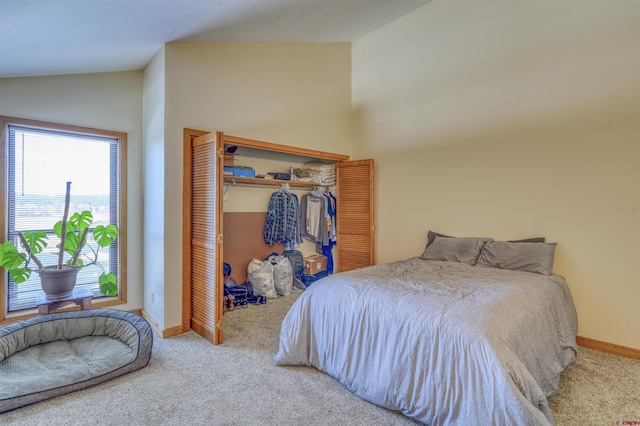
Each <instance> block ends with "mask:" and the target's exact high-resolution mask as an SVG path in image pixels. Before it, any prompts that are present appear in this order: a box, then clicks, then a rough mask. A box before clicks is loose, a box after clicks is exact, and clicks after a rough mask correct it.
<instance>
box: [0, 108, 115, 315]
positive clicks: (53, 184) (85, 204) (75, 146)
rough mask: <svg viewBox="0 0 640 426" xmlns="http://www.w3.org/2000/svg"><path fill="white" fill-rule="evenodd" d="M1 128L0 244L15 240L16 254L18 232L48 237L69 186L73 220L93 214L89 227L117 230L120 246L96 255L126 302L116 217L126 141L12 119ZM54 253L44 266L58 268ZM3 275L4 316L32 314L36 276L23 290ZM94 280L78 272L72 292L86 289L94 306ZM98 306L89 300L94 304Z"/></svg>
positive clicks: (91, 272)
mask: <svg viewBox="0 0 640 426" xmlns="http://www.w3.org/2000/svg"><path fill="white" fill-rule="evenodd" d="M0 124H2V129H1V131H2V133H0V135H1V138H0V147H1V148H2V153H3V157H2V161H1V162H0V168H1V169H2V187H1V188H0V194H1V196H2V201H3V206H6V207H5V209H4V211H3V215H2V216H3V217H2V219H1V220H0V225H1V229H0V236H1V237H2V239H1V240H0V241H7V240H12V241H13V242H14V244H16V246H17V245H18V242H17V232H18V231H45V232H47V233H49V234H50V235H53V229H52V227H53V224H54V223H56V222H57V221H59V220H61V219H62V216H63V211H64V198H65V191H66V182H71V205H70V209H69V211H70V212H74V211H81V210H90V211H91V212H92V213H93V225H92V226H97V225H100V224H102V225H106V224H114V225H116V226H118V228H119V235H118V240H117V241H116V242H115V243H114V244H112V245H111V246H110V247H109V248H108V250H101V252H100V253H101V259H100V263H101V264H102V265H108V268H109V270H110V271H111V272H113V273H114V274H116V276H117V278H118V286H119V295H118V299H119V300H122V301H125V295H126V280H125V277H124V276H123V274H122V273H121V271H126V268H125V267H124V259H126V253H125V252H124V248H125V247H126V234H125V232H124V227H123V226H122V220H121V219H122V218H121V215H122V212H123V211H124V205H122V203H123V201H122V200H125V195H126V193H125V192H124V186H123V185H124V182H125V179H124V171H123V170H122V169H123V164H124V162H123V161H122V159H123V158H126V135H125V134H123V133H118V132H111V131H104V130H96V129H89V128H81V127H76V126H68V125H59V124H53V123H44V122H36V121H32V120H23V119H17V118H11V117H0ZM54 238H55V236H54ZM92 243H93V242H92V241H90V242H89V244H92ZM55 252H56V247H55V244H51V243H50V246H49V247H48V248H47V253H46V254H45V253H42V254H41V255H39V258H40V259H41V260H42V261H43V263H44V264H45V265H46V264H55V263H56V259H57V257H56V255H55V254H54V253H55ZM103 253H104V255H103ZM0 272H2V275H3V277H2V281H1V283H2V289H1V290H0V295H2V301H1V302H0V303H2V304H3V307H4V309H3V310H2V313H3V314H13V313H15V312H19V311H23V310H25V309H33V308H36V296H37V295H38V293H39V292H40V291H41V287H40V280H39V277H38V275H37V274H35V273H34V274H32V275H31V278H29V280H27V281H26V282H24V283H21V284H16V283H14V282H13V281H12V280H11V279H10V278H9V276H8V273H7V272H6V271H5V270H3V269H2V270H0ZM98 275H99V271H98V270H96V268H86V269H83V270H81V271H80V273H79V274H78V281H77V283H76V286H77V287H85V288H88V289H89V290H91V291H92V292H93V294H94V296H95V297H96V298H98V297H100V289H99V285H98V281H97V277H98ZM97 301H98V300H96V299H94V304H95V302H97ZM116 302H117V301H116ZM109 304H113V300H110V303H109ZM3 316H4V315H3ZM0 319H2V318H1V317H0Z"/></svg>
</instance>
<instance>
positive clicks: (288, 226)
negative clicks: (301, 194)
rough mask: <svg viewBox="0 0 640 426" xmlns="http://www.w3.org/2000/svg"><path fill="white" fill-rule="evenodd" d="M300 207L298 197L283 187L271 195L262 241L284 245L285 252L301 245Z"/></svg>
mask: <svg viewBox="0 0 640 426" xmlns="http://www.w3.org/2000/svg"><path fill="white" fill-rule="evenodd" d="M299 216H300V206H299V203H298V196H297V195H296V194H293V193H291V192H289V191H288V190H287V189H286V188H285V187H284V186H283V188H281V189H280V190H278V191H276V192H274V193H273V194H271V199H270V200H269V206H268V207H267V218H266V222H265V227H264V241H265V243H267V244H269V245H270V246H273V244H274V243H280V244H284V246H285V249H286V250H294V249H295V246H296V244H301V243H302V233H301V232H300V221H299Z"/></svg>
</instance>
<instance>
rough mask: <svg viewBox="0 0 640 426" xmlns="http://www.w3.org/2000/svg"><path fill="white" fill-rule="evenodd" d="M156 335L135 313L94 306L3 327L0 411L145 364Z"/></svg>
mask: <svg viewBox="0 0 640 426" xmlns="http://www.w3.org/2000/svg"><path fill="white" fill-rule="evenodd" d="M152 345H153V333H152V331H151V327H150V326H149V323H148V322H147V321H146V320H145V319H144V318H142V317H140V316H139V315H137V314H134V313H132V312H126V311H118V310H115V309H91V310H82V311H72V312H62V313H54V314H48V315H42V316H38V317H33V318H29V319H26V320H23V321H19V322H16V323H13V324H9V325H7V326H4V327H2V328H0V413H2V412H5V411H8V410H13V409H15V408H19V407H22V406H24V405H28V404H32V403H34V402H38V401H42V400H44V399H48V398H52V397H55V396H59V395H62V394H65V393H68V392H73V391H76V390H79V389H84V388H87V387H89V386H93V385H95V384H98V383H101V382H104V381H106V380H110V379H113V378H115V377H118V376H121V375H123V374H127V373H130V372H132V371H135V370H138V369H140V368H142V367H144V366H146V365H147V364H148V363H149V361H150V359H151V347H152Z"/></svg>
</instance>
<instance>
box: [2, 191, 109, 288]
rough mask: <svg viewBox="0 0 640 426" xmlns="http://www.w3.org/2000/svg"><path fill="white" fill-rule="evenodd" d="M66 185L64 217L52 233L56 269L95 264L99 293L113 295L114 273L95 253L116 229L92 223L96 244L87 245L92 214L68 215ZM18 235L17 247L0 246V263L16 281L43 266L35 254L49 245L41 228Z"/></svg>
mask: <svg viewBox="0 0 640 426" xmlns="http://www.w3.org/2000/svg"><path fill="white" fill-rule="evenodd" d="M70 185H71V182H67V195H66V197H65V210H64V216H63V218H62V220H60V221H59V222H57V223H56V224H55V225H54V226H53V233H54V234H55V235H56V236H57V237H58V238H60V244H59V245H58V265H57V269H63V268H78V270H80V269H82V268H86V267H89V266H92V265H95V266H97V267H98V268H100V269H101V270H102V274H101V275H100V277H99V278H98V283H99V285H100V294H102V295H104V296H116V295H117V294H118V285H117V279H116V275H115V274H114V273H113V272H108V271H107V270H106V269H105V268H104V266H102V265H101V264H100V262H99V261H98V255H99V252H100V248H106V247H109V246H110V245H111V244H112V243H113V242H114V241H115V240H116V239H117V238H118V228H117V227H116V226H115V225H107V226H104V225H98V226H96V227H95V228H94V229H93V232H92V235H93V239H94V241H95V242H96V244H97V246H98V247H97V249H94V248H93V247H91V246H90V245H88V244H87V236H88V234H89V232H90V229H91V225H92V224H93V214H92V213H91V212H90V211H88V210H84V211H81V212H76V213H73V214H72V215H71V216H70V217H69V216H68V214H69V201H70ZM67 218H68V219H67ZM18 238H19V240H20V244H19V247H20V248H18V247H16V246H15V245H14V244H13V242H12V241H7V242H5V243H3V244H2V245H0V266H1V267H2V268H4V269H6V270H7V271H9V276H10V277H11V279H12V280H13V281H14V282H15V283H16V284H20V283H23V282H25V281H26V280H28V279H29V278H30V277H31V273H32V272H39V271H42V270H44V269H45V267H44V266H43V264H42V262H41V261H40V259H38V255H39V254H40V253H42V252H43V251H44V249H45V248H46V247H47V246H48V245H49V239H48V236H47V233H46V232H44V231H35V232H18ZM65 253H66V254H68V258H67V259H66V260H64V254H65Z"/></svg>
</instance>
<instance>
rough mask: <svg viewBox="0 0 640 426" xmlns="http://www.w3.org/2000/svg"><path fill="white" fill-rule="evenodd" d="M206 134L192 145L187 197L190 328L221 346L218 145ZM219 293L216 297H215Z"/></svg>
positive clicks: (220, 166)
mask: <svg viewBox="0 0 640 426" xmlns="http://www.w3.org/2000/svg"><path fill="white" fill-rule="evenodd" d="M217 136H219V135H216V134H214V133H207V134H205V135H203V136H199V137H197V138H195V139H194V140H193V143H192V167H191V172H192V178H191V181H192V194H191V298H190V299H191V328H193V330H194V331H196V332H197V333H198V334H200V335H201V336H203V337H204V338H205V339H207V340H209V341H211V342H213V343H215V344H218V343H222V315H223V312H222V297H223V296H222V284H221V273H220V271H222V243H221V239H222V235H221V229H222V224H221V220H222V217H221V216H222V215H219V214H218V211H219V206H222V204H221V201H222V200H221V197H222V193H223V191H222V190H221V188H219V186H221V185H220V182H222V173H221V171H222V169H223V167H222V160H221V158H222V156H220V155H216V153H217V152H218V146H219V145H220V143H219V142H218V140H217ZM218 293H220V294H218Z"/></svg>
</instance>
